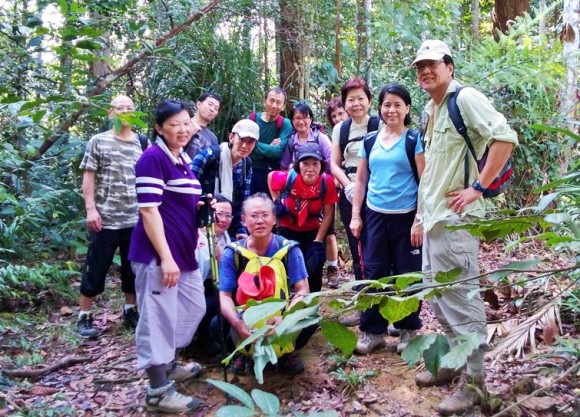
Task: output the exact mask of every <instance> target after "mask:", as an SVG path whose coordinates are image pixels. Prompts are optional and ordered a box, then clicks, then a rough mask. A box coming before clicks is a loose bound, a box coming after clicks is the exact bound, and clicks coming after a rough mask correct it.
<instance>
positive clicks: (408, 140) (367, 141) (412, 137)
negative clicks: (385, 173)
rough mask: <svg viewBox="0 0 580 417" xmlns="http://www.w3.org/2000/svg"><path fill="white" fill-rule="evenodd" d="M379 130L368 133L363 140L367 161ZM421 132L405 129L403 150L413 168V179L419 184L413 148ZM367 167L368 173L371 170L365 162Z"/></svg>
mask: <svg viewBox="0 0 580 417" xmlns="http://www.w3.org/2000/svg"><path fill="white" fill-rule="evenodd" d="M378 134H379V132H371V133H368V134H367V135H366V136H365V138H364V142H363V146H364V147H365V153H366V155H367V162H368V161H369V158H370V154H371V150H372V149H373V146H374V144H375V142H376V140H377V136H378ZM420 135H421V133H420V132H418V131H417V130H414V129H409V130H407V134H406V135H405V151H406V153H407V159H408V160H409V164H410V165H411V169H412V170H413V176H414V177H415V181H416V182H417V184H419V172H418V171H417V162H416V161H415V148H416V146H417V140H418V139H419V137H420ZM367 166H368V169H369V174H370V172H371V165H370V164H367Z"/></svg>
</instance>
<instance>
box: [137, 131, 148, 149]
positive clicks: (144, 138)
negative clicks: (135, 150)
mask: <svg viewBox="0 0 580 417" xmlns="http://www.w3.org/2000/svg"><path fill="white" fill-rule="evenodd" d="M137 137H138V138H139V143H140V144H141V150H143V151H144V150H145V149H147V148H148V147H149V139H147V136H145V135H142V134H140V133H138V134H137Z"/></svg>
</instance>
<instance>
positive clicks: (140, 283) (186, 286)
mask: <svg viewBox="0 0 580 417" xmlns="http://www.w3.org/2000/svg"><path fill="white" fill-rule="evenodd" d="M191 116H192V114H191V110H190V109H189V107H188V106H187V105H186V104H185V103H182V102H180V101H177V100H165V101H163V102H162V103H161V104H159V106H157V109H156V112H155V133H156V137H155V138H154V144H153V145H152V146H150V147H149V148H148V149H147V150H146V151H145V152H144V153H143V155H142V156H141V158H140V159H139V161H138V162H137V165H136V168H135V174H136V187H137V200H138V203H139V212H140V218H139V222H138V223H137V225H136V226H135V229H134V231H133V236H132V239H131V248H130V250H129V259H130V260H131V261H132V266H133V270H134V272H135V275H136V280H135V287H136V292H137V302H138V305H139V312H140V313H141V316H140V319H139V323H138V325H137V329H136V334H135V339H136V343H137V365H138V366H139V368H140V369H145V371H146V373H147V376H148V378H149V387H148V388H147V396H146V404H147V408H148V409H150V410H155V411H161V412H169V413H178V412H187V411H190V410H193V409H195V408H197V407H198V405H199V401H198V400H197V399H196V398H194V397H191V396H186V395H182V394H180V393H178V392H177V391H175V381H178V382H179V381H184V380H187V379H190V378H193V377H195V376H197V375H198V374H199V373H200V372H201V366H200V365H199V364H197V363H195V362H194V363H190V364H187V365H178V364H177V363H176V362H175V358H176V357H177V354H178V353H179V350H180V349H181V348H182V347H184V346H187V345H188V344H189V342H190V341H191V338H192V337H193V334H194V333H195V331H196V329H197V326H198V324H199V322H200V320H201V319H202V317H203V315H204V313H205V298H204V288H203V279H202V277H201V274H200V272H199V268H198V264H197V260H196V258H195V248H196V247H197V235H198V231H197V204H198V202H199V197H200V195H201V185H200V183H199V182H198V181H197V179H196V178H195V176H194V175H193V173H192V172H191V169H190V168H189V163H190V162H191V160H190V159H189V157H188V156H187V154H186V153H185V152H183V146H185V145H186V144H187V142H188V141H189V139H190V138H191V136H192V135H193V134H194V133H196V132H195V130H196V128H197V127H198V126H194V125H193V124H192V121H191Z"/></svg>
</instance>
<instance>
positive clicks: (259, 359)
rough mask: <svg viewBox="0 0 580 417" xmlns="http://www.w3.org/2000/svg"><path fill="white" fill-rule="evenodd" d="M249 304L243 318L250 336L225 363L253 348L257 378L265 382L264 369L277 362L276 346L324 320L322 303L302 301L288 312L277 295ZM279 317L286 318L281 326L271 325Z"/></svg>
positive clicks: (287, 341) (285, 342)
mask: <svg viewBox="0 0 580 417" xmlns="http://www.w3.org/2000/svg"><path fill="white" fill-rule="evenodd" d="M247 305H248V306H249V308H247V309H246V310H244V313H243V319H244V323H245V324H246V327H247V328H248V330H249V331H250V336H249V337H248V338H246V339H244V340H243V341H241V342H240V343H239V344H238V346H236V349H235V350H234V351H233V352H232V353H231V354H230V355H229V356H228V357H227V358H225V359H224V361H223V362H224V363H225V364H228V363H229V362H230V361H231V360H232V358H233V357H234V356H235V355H236V354H237V353H238V352H240V351H241V352H244V351H246V350H248V349H249V350H250V352H251V355H252V359H253V361H254V375H255V376H256V380H257V381H258V382H259V383H260V384H263V383H264V368H265V367H266V365H267V364H268V363H272V364H276V363H277V357H276V356H277V355H276V349H275V347H278V346H286V345H287V344H289V343H293V342H294V340H295V339H296V337H297V336H298V333H299V332H300V331H301V330H303V329H304V328H306V327H309V326H315V325H317V324H318V323H320V320H321V318H320V316H319V314H318V309H319V307H320V305H319V304H318V300H315V301H311V302H310V303H309V304H305V303H304V302H299V303H297V304H296V305H294V306H293V307H292V308H291V309H290V310H288V311H284V308H285V307H286V303H285V302H284V301H279V300H277V299H274V298H269V299H266V300H263V301H260V302H258V301H255V300H250V301H249V302H248V304H247ZM277 316H280V317H282V320H281V321H280V322H279V323H278V324H277V325H274V324H271V323H270V319H271V318H273V317H277Z"/></svg>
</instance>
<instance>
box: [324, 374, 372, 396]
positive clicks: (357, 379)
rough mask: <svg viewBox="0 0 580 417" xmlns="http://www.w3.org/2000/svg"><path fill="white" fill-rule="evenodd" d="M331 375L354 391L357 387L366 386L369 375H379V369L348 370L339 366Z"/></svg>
mask: <svg viewBox="0 0 580 417" xmlns="http://www.w3.org/2000/svg"><path fill="white" fill-rule="evenodd" d="M330 375H332V376H333V377H334V378H335V379H336V380H337V381H338V382H340V383H343V384H345V385H346V386H347V387H348V391H349V392H354V391H355V390H356V389H357V388H359V387H361V386H364V385H365V384H366V383H367V379H368V378H369V377H374V376H377V375H378V371H370V370H362V371H359V370H357V369H353V370H351V371H348V372H347V371H345V370H344V369H342V368H338V369H337V370H336V371H334V372H331V373H330Z"/></svg>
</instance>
